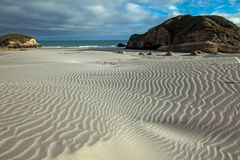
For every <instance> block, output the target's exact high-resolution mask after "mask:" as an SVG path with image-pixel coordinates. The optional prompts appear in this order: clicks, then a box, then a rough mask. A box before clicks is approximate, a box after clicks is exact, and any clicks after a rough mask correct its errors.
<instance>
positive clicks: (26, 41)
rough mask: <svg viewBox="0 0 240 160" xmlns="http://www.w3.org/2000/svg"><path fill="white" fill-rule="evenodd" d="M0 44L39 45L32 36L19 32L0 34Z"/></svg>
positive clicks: (14, 45)
mask: <svg viewBox="0 0 240 160" xmlns="http://www.w3.org/2000/svg"><path fill="white" fill-rule="evenodd" d="M0 46H1V47H7V48H36V47H40V46H41V45H40V44H39V43H38V42H37V41H36V40H35V39H34V38H33V37H29V36H25V35H21V34H6V35H1V36H0Z"/></svg>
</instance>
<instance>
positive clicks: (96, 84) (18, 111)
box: [0, 49, 240, 160]
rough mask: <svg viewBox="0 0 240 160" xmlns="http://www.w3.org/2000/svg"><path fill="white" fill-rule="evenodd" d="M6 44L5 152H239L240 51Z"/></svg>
mask: <svg viewBox="0 0 240 160" xmlns="http://www.w3.org/2000/svg"><path fill="white" fill-rule="evenodd" d="M185 55H186V54H180V55H178V56H174V57H165V56H138V55H137V53H136V52H132V53H130V52H127V53H125V54H116V53H113V52H108V51H105V52H103V51H79V50H74V49H29V50H27V51H5V52H0V160H28V159H29V160H30V159H31V160H38V159H46V160H48V159H59V160H78V159H79V160H172V159H174V160H200V159H201V160H210V159H211V160H228V159H229V160H239V159H240V56H238V55H233V56H232V55H221V56H207V57H206V56H198V57H190V56H185Z"/></svg>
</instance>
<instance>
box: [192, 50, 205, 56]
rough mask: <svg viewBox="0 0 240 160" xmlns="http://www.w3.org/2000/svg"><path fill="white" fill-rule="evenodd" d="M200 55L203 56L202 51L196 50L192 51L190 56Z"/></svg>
mask: <svg viewBox="0 0 240 160" xmlns="http://www.w3.org/2000/svg"><path fill="white" fill-rule="evenodd" d="M202 54H203V52H202V51H200V50H197V51H193V52H192V53H191V56H198V55H202Z"/></svg>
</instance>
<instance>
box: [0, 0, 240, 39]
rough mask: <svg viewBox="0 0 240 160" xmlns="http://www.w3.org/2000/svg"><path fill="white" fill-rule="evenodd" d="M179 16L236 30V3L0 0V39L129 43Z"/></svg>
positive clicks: (239, 17) (239, 3) (239, 11)
mask: <svg viewBox="0 0 240 160" xmlns="http://www.w3.org/2000/svg"><path fill="white" fill-rule="evenodd" d="M181 14H192V15H204V14H211V15H212V14H215V15H220V16H223V17H225V18H227V19H229V20H231V21H233V22H234V23H236V24H237V25H238V26H240V0H158V1H157V0H138V1H137V0H87V1H86V0H51V1H49V0H34V1H29V0H1V2H0V15H1V17H0V20H1V24H0V34H4V33H10V32H18V33H23V34H28V35H32V36H35V37H36V38H37V39H40V40H48V39H52V40H54V39H59V40H75V39H79V40H82V39H86V40H87V39H128V38H129V36H130V35H131V34H133V33H144V32H146V31H147V30H148V29H149V28H151V27H153V26H155V25H159V24H160V23H162V22H163V21H164V20H166V19H168V18H171V17H174V16H177V15H181Z"/></svg>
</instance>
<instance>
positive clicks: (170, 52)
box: [165, 51, 174, 56]
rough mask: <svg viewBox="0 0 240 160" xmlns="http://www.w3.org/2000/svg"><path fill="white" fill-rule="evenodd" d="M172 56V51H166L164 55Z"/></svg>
mask: <svg viewBox="0 0 240 160" xmlns="http://www.w3.org/2000/svg"><path fill="white" fill-rule="evenodd" d="M173 55H174V53H173V52H172V51H168V52H167V53H166V54H165V56H173Z"/></svg>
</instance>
